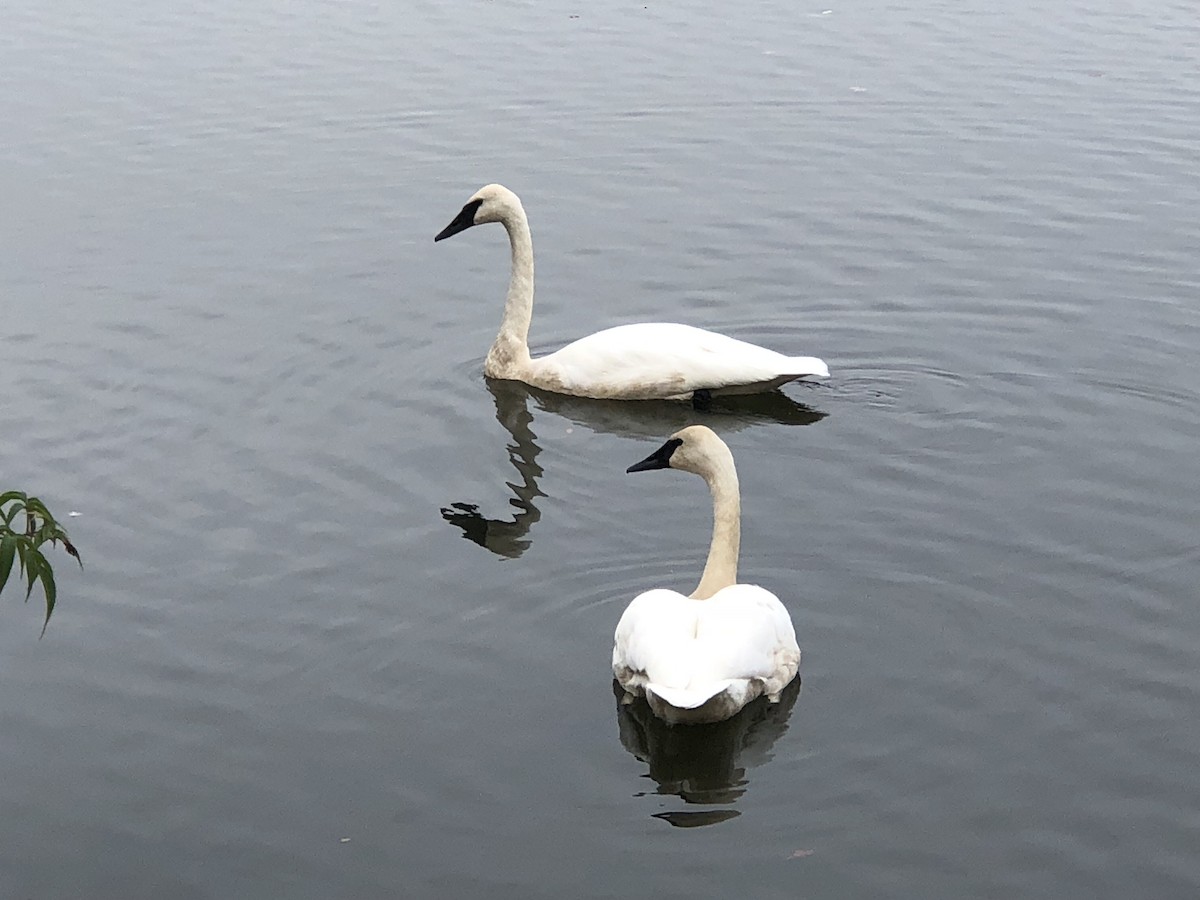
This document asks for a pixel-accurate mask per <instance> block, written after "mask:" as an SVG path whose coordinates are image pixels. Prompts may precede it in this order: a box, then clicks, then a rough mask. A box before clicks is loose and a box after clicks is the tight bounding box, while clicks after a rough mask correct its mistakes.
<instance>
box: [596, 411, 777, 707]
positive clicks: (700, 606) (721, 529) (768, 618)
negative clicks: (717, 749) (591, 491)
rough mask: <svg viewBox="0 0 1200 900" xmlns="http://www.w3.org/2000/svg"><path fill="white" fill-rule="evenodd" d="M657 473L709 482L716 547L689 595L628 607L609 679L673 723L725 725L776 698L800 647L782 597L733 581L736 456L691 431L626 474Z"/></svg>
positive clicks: (704, 431) (662, 594) (657, 594)
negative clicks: (681, 473) (754, 704)
mask: <svg viewBox="0 0 1200 900" xmlns="http://www.w3.org/2000/svg"><path fill="white" fill-rule="evenodd" d="M661 468H674V469H683V470H685V471H689V472H694V473H696V474H698V475H700V476H702V477H703V478H704V480H705V481H706V482H707V483H708V485H709V488H710V490H711V492H712V497H713V537H712V544H711V546H710V547H709V554H708V561H707V563H706V564H705V567H704V574H703V576H702V577H701V579H700V584H699V586H698V587H697V588H696V590H695V591H694V592H693V593H692V595H691V596H690V597H685V596H683V595H682V594H680V593H678V592H676V591H671V590H666V589H662V588H658V589H655V590H650V591H646V592H645V593H643V594H639V595H638V596H637V597H635V598H634V599H633V602H632V603H630V604H629V606H628V607H627V608H626V610H625V613H624V614H623V615H622V616H621V620H620V622H619V623H618V624H617V630H616V634H615V635H614V638H613V657H612V667H613V675H614V676H615V677H616V679H617V681H618V682H619V683H620V684H621V686H622V687H623V688H624V689H625V690H626V691H627V692H628V693H629V694H630V695H632V696H636V695H645V697H646V700H647V702H648V703H649V704H650V708H651V710H653V712H654V714H655V715H657V716H658V717H659V718H661V719H663V720H665V721H667V722H671V723H685V722H686V723H694V722H716V721H720V720H722V719H727V718H729V717H730V716H732V715H734V714H735V713H737V712H738V711H739V710H740V709H741V708H742V707H744V706H745V705H746V704H747V703H749V702H750V701H751V700H754V699H755V698H756V697H758V696H760V695H762V694H766V695H767V698H768V699H769V700H770V701H771V702H778V700H779V694H780V692H781V691H782V690H783V689H784V688H785V687H787V685H788V684H789V683H790V682H791V681H792V679H793V678H795V677H796V673H797V671H799V668H800V648H799V646H797V644H796V632H795V629H794V628H793V627H792V620H791V617H790V616H789V615H788V611H787V609H786V608H785V607H784V605H783V604H782V603H781V602H780V601H779V598H778V597H776V596H775V595H774V594H772V593H771V592H770V591H768V590H765V589H764V588H761V587H758V586H757V585H752V584H738V583H737V563H738V552H739V549H740V538H741V501H740V497H739V493H738V483H737V471H736V469H735V468H734V464H733V455H732V454H731V453H730V452H729V448H728V447H727V446H725V443H724V442H723V441H722V440H721V439H720V438H719V437H717V435H716V434H714V433H713V432H712V431H711V430H710V429H708V428H706V427H704V426H703V425H693V426H691V427H689V428H685V429H683V430H682V431H679V432H677V433H676V434H675V435H673V436H672V437H671V439H670V440H668V441H667V442H666V443H665V444H663V446H662V447H660V448H659V449H658V450H657V451H655V452H654V453H653V454H651V455H650V456H648V457H647V458H646V459H644V460H642V461H641V462H640V463H636V464H635V465H633V466H630V468H629V471H630V472H640V471H644V470H647V469H661Z"/></svg>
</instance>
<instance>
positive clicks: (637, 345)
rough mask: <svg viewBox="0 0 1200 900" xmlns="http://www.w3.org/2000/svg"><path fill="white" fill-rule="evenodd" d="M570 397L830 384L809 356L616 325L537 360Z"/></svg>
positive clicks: (663, 328) (654, 327)
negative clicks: (801, 381)
mask: <svg viewBox="0 0 1200 900" xmlns="http://www.w3.org/2000/svg"><path fill="white" fill-rule="evenodd" d="M537 363H538V365H539V366H541V367H543V368H544V369H547V370H553V372H554V375H555V377H556V379H557V381H558V382H560V383H561V389H562V390H563V391H565V392H567V393H582V394H589V395H591V396H610V397H619V398H626V399H637V398H639V397H666V396H690V395H691V393H692V392H693V391H697V390H701V389H708V390H718V389H720V388H727V387H736V386H739V385H740V386H745V385H753V384H768V383H771V382H776V381H780V379H782V380H785V381H786V380H788V379H790V378H800V377H803V376H805V375H812V376H819V377H828V375H829V369H828V368H827V367H826V366H825V363H823V362H822V361H821V360H819V359H817V358H816V357H812V356H784V355H783V354H782V353H776V352H775V351H774V350H768V349H767V348H765V347H759V346H757V345H755V344H750V343H747V342H746V341H739V340H737V339H736V338H731V337H727V336H726V335H723V334H717V333H716V332H713V331H705V330H704V329H702V328H693V327H692V326H691V325H679V324H674V323H668V322H643V323H639V324H635V325H619V326H617V327H616V328H608V329H605V330H604V331H598V332H596V333H595V334H591V335H588V336H587V337H585V338H580V339H579V340H577V341H575V342H573V343H571V344H568V345H567V346H565V347H563V348H562V349H561V350H559V351H557V352H555V353H551V354H550V355H548V356H545V357H542V358H541V359H539V360H537Z"/></svg>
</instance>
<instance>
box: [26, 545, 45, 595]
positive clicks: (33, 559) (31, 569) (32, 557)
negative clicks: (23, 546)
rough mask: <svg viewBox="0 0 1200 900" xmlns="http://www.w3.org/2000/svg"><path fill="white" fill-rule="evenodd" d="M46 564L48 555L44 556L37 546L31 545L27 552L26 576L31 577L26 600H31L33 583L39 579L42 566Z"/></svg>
mask: <svg viewBox="0 0 1200 900" xmlns="http://www.w3.org/2000/svg"><path fill="white" fill-rule="evenodd" d="M45 564H46V557H44V556H42V551H41V550H38V549H37V548H35V547H30V548H29V550H27V551H26V553H25V577H26V578H28V579H29V587H27V588H26V589H25V602H26V603H28V602H29V595H30V594H32V593H33V583H34V582H35V581H37V579H38V576H39V575H40V574H41V570H42V566H44V565H45Z"/></svg>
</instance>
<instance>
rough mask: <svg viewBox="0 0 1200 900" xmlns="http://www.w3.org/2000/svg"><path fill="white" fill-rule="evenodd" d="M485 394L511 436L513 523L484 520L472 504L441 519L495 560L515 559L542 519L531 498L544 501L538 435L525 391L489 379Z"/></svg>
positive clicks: (445, 513)
mask: <svg viewBox="0 0 1200 900" xmlns="http://www.w3.org/2000/svg"><path fill="white" fill-rule="evenodd" d="M488 390H489V391H491V392H492V396H493V397H494V398H495V400H496V421H498V422H499V423H500V424H501V425H503V426H504V430H505V431H507V432H508V433H509V434H510V435H512V441H511V442H510V443H509V445H508V461H509V462H511V463H512V464H513V467H514V468H515V469H516V470H517V474H518V475H520V477H521V483H520V484H517V483H515V482H512V481H509V482H506V483H507V484H508V487H509V488H510V489H511V490H512V492H513V494H514V496H513V497H511V498H509V501H508V503H509V505H510V506H512V507H514V508H515V509H516V510H517V512H516V513H515V514H514V515H513V518H512V521H510V522H506V521H504V520H503V519H488V518H484V516H483V515H481V514H480V512H479V507H478V506H476V505H475V504H474V503H462V502H459V503H451V504H450V505H449V506H447V507H443V508H442V518H443V519H445V520H446V521H447V522H449V523H450V524H452V525H457V526H458V527H459V528H461V529H462V530H463V537H465V538H467V539H468V540H471V541H474V542H475V543H476V544H478V545H479V546H480V547H486V548H487V549H489V550H491V551H492V552H493V553H495V554H496V555H497V556H504V557H507V558H508V559H516V558H517V557H518V556H520V555H521V554H522V553H524V552H525V550H526V549H527V548H528V547H529V541H530V539H529V538H528V537H526V535H527V534H528V533H529V529H530V528H532V527H533V526H534V523H535V522H537V520H538V519H540V518H541V517H542V513H541V511H540V510H539V509H538V508H537V507H536V506H535V505H534V503H533V498H534V497H544V496H545V494H543V493H542V492H541V491H540V490H539V489H538V486H537V478H538V476H539V475H541V474H542V467H541V466H539V465H538V464H537V455H538V454H539V453H541V452H542V448H541V447H539V446H538V445H537V443H536V438H537V435H536V434H534V433H533V429H531V428H530V427H529V424H530V423H531V422H532V421H533V414H532V413H530V412H529V406H528V404H526V402H525V397H526V394H525V387H524V385H522V384H520V383H519V382H515V381H493V380H492V379H488Z"/></svg>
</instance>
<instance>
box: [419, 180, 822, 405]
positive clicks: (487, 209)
mask: <svg viewBox="0 0 1200 900" xmlns="http://www.w3.org/2000/svg"><path fill="white" fill-rule="evenodd" d="M485 222H499V223H500V224H502V225H503V226H504V228H505V230H506V231H508V240H509V243H510V244H511V245H512V274H511V276H510V279H509V284H508V297H507V298H506V299H505V301H504V318H503V319H502V320H501V322H500V333H499V334H498V335H496V341H495V343H493V344H492V349H491V350H489V351H488V355H487V361H486V362H485V363H484V365H483V371H484V374H486V375H487V376H489V377H491V378H507V379H511V380H513V381H523V382H525V383H526V384H529V385H532V386H533V387H536V388H542V389H543V390H547V391H553V392H555V393H559V394H571V395H573V396H576V397H592V398H597V399H611V400H653V399H676V400H677V399H689V398H691V399H695V400H697V401H699V400H700V399H702V398H703V399H707V398H708V397H711V396H714V395H720V394H753V393H757V392H759V391H769V390H773V389H774V388H777V387H779V386H780V385H782V384H786V383H787V382H789V381H793V380H795V379H797V378H804V377H806V376H818V377H821V378H827V377H828V376H829V369H828V368H826V366H825V363H823V362H822V361H821V360H819V359H817V358H815V357H812V356H784V355H783V354H782V353H776V352H775V351H774V350H767V349H766V348H765V347H758V346H755V345H754V344H748V343H746V342H745V341H739V340H736V339H734V338H731V337H726V336H725V335H722V334H716V333H715V332H712V331H705V330H703V329H701V328H693V327H692V326H690V325H677V324H673V323H667V322H644V323H640V324H636V325H618V326H617V327H616V328H608V329H605V330H604V331H598V332H596V333H595V334H592V335H589V336H588V337H585V338H581V339H580V340H578V341H575V342H574V343H571V344H568V345H567V346H565V347H563V348H562V349H561V350H558V351H557V352H555V353H551V354H549V355H548V356H542V357H539V358H537V359H534V358H533V357H531V356H530V355H529V321H530V318H531V317H532V315H533V239H532V237H531V236H530V233H529V220H528V219H527V218H526V217H525V210H524V208H523V207H522V206H521V200H520V198H519V197H517V195H516V194H514V193H513V192H512V191H510V190H509V189H508V188H506V187H504V186H503V185H499V184H489V185H486V186H485V187H482V188H480V189H479V190H478V191H476V192H475V195H474V196H473V197H472V198H471V199H470V200H469V201H467V205H466V206H464V207H463V208H462V211H461V212H460V213H459V214H458V215H457V216H455V217H454V221H453V222H451V223H450V224H449V225H447V226H446V227H445V228H443V229H442V230H441V232H439V233H438V235H437V237H435V238H434V241H440V240H443V239H445V238H448V237H451V236H453V235H456V234H458V233H459V232H460V231H466V230H467V229H468V228H471V227H472V226H474V225H482V224H484V223H485ZM697 393H700V395H701V396H700V397H694V395H695V394H697Z"/></svg>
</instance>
